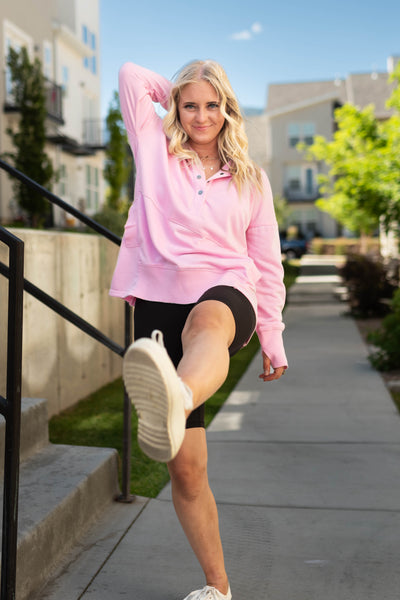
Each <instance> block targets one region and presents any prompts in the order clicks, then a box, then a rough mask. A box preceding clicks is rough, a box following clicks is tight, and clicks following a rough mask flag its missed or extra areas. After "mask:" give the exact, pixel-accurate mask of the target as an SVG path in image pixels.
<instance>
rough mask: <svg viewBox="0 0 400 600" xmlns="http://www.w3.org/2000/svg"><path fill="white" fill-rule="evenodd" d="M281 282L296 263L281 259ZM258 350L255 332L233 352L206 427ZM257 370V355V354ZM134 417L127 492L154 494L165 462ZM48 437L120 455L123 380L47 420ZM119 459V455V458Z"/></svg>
mask: <svg viewBox="0 0 400 600" xmlns="http://www.w3.org/2000/svg"><path fill="white" fill-rule="evenodd" d="M284 266H285V284H286V286H287V287H290V285H291V284H292V283H293V281H294V279H295V278H296V276H297V274H298V270H299V268H298V266H296V265H293V264H290V263H285V265H284ZM258 351H259V343H258V339H257V336H256V335H254V336H253V338H252V339H251V341H250V343H249V344H248V345H247V346H246V347H245V348H243V349H242V350H241V351H240V352H238V354H236V355H235V356H234V357H233V358H232V360H231V364H230V368H229V374H228V377H227V379H226V381H225V383H224V384H223V386H222V387H221V388H220V389H219V390H218V392H217V393H216V394H214V396H212V397H211V398H210V399H209V400H208V401H207V403H206V410H205V418H206V427H207V426H208V425H209V424H210V423H211V421H212V419H213V418H214V416H215V415H216V414H217V412H218V411H219V409H220V408H221V406H222V405H223V403H224V402H225V400H226V399H227V397H228V396H229V394H230V392H231V391H232V390H233V388H234V387H235V385H236V384H237V382H238V381H239V379H240V378H241V376H242V375H243V373H244V372H245V371H246V369H247V366H248V365H249V363H250V361H251V360H252V358H253V357H254V355H255V354H256V353H257V352H258ZM260 372H261V357H260ZM136 432H137V418H136V414H135V411H133V414H132V435H133V438H132V462H131V493H132V494H137V495H139V496H145V497H149V498H154V497H155V496H157V494H158V493H159V492H160V491H161V489H162V488H163V487H164V485H165V484H166V483H167V481H168V479H169V476H168V470H167V467H166V465H165V464H163V463H157V462H154V461H153V460H151V459H150V458H148V457H147V456H146V455H145V454H143V452H142V451H141V450H140V448H139V446H138V444H137V435H136ZM49 433H50V441H51V442H52V443H54V444H73V445H77V446H97V447H106V448H116V449H117V450H118V453H119V456H120V457H121V456H122V439H123V383H122V379H117V380H116V381H114V382H112V383H110V384H108V385H106V386H105V387H103V388H101V389H100V390H98V391H97V392H95V393H94V394H91V395H90V396H89V397H88V398H85V399H83V400H81V401H80V402H78V404H77V405H76V406H74V407H72V408H70V409H68V410H66V411H64V412H63V413H61V414H60V415H57V416H55V417H53V418H52V419H51V420H50V422H49ZM120 462H121V458H120Z"/></svg>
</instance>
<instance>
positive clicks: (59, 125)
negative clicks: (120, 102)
mask: <svg viewBox="0 0 400 600" xmlns="http://www.w3.org/2000/svg"><path fill="white" fill-rule="evenodd" d="M22 46H25V47H26V48H27V49H28V52H29V55H30V57H31V59H33V58H34V57H38V58H39V59H40V60H41V62H42V65H43V72H44V75H45V77H46V90H47V119H46V129H47V148H46V152H47V154H48V155H49V156H50V158H51V160H52V162H53V166H54V168H55V169H56V171H57V172H58V174H59V180H58V182H57V183H56V184H55V185H54V186H53V191H54V192H55V193H56V194H57V195H59V196H61V197H62V198H63V199H64V200H66V201H67V202H69V203H71V204H73V205H74V206H76V207H78V208H80V209H83V210H84V211H85V212H87V213H88V214H93V213H95V212H96V211H97V210H98V208H99V207H100V206H101V204H102V200H103V197H104V181H103V163H104V146H103V144H104V139H103V136H104V131H103V125H102V121H101V115H100V61H99V47H100V31H99V0H85V1H84V2H82V1H79V0H68V1H65V0H41V2H40V8H39V6H37V5H36V3H33V2H31V0H12V1H11V0H10V1H7V2H1V3H0V63H1V64H2V66H3V68H2V76H3V81H2V85H1V86H0V153H3V152H7V151H10V150H11V146H10V144H11V141H10V138H9V136H8V135H7V133H6V129H7V128H8V127H10V126H11V127H12V126H13V125H15V123H16V121H17V119H18V106H16V105H15V102H14V99H13V94H12V86H11V79H10V74H9V71H8V68H7V55H8V51H9V48H10V47H12V48H15V49H18V48H20V47H22ZM18 216H19V208H18V206H17V204H16V202H15V199H14V197H13V189H12V185H11V182H10V180H9V178H8V176H7V175H6V174H5V173H3V172H2V173H0V222H3V223H8V222H11V221H13V220H15V219H16V218H18ZM54 216H55V221H56V224H57V225H61V226H63V225H66V224H74V221H73V219H71V218H70V217H68V216H67V215H66V214H65V213H64V212H63V211H61V210H60V209H55V210H54Z"/></svg>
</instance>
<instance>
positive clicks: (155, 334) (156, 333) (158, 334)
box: [151, 329, 164, 347]
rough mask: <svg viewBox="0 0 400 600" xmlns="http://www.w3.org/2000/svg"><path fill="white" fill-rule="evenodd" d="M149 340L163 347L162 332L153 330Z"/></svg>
mask: <svg viewBox="0 0 400 600" xmlns="http://www.w3.org/2000/svg"><path fill="white" fill-rule="evenodd" d="M151 339H152V340H154V341H155V342H157V343H158V344H160V346H163V347H164V336H163V333H162V331H160V330H159V329H155V330H154V331H153V332H152V334H151Z"/></svg>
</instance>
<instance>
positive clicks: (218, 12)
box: [100, 0, 400, 116]
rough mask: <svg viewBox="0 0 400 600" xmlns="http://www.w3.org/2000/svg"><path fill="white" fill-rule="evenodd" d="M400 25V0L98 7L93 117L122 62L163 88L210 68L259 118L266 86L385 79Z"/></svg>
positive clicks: (142, 2)
mask: <svg viewBox="0 0 400 600" xmlns="http://www.w3.org/2000/svg"><path fill="white" fill-rule="evenodd" d="M399 23H400V1H399V0H381V1H380V2H377V1H376V0H375V1H371V0H363V1H361V0H335V1H334V2H332V0H330V1H323V0H321V1H320V2H317V1H316V0H302V2H298V1H297V0H296V1H294V0H292V1H291V0H288V1H286V2H284V1H282V0H273V1H271V0H244V1H243V0H236V2H235V0H233V1H232V0H230V1H229V2H228V1H225V0H216V1H214V2H212V1H207V0H203V1H202V2H199V1H198V0H194V1H190V0H185V1H179V0H169V2H165V1H161V0H139V1H136V2H135V1H134V0H100V36H101V56H100V61H101V77H102V115H103V116H105V115H106V113H107V109H108V106H109V104H110V102H111V99H112V95H113V92H114V90H116V89H117V87H118V70H119V68H120V66H121V65H122V64H123V63H124V62H126V61H131V62H135V63H138V64H140V65H142V66H144V67H147V68H149V69H151V70H153V71H156V72H158V73H160V74H162V75H164V76H165V77H167V78H169V79H170V78H172V77H173V76H174V74H175V73H176V72H177V71H178V70H179V69H180V68H181V67H182V66H183V65H184V64H186V63H187V62H189V61H190V60H193V59H205V58H211V59H214V60H216V61H218V62H219V63H221V64H222V66H223V67H224V68H225V70H226V72H227V74H228V77H229V79H230V82H231V84H232V87H233V89H234V90H235V92H236V95H237V97H238V100H239V103H240V104H241V106H242V107H245V108H249V107H251V108H259V109H262V108H264V107H265V104H266V98H267V88H268V85H269V84H271V83H284V82H295V81H313V80H326V79H335V78H336V77H346V76H347V75H348V74H349V73H364V72H370V71H374V70H377V71H386V70H387V58H388V56H391V55H396V56H400V26H399Z"/></svg>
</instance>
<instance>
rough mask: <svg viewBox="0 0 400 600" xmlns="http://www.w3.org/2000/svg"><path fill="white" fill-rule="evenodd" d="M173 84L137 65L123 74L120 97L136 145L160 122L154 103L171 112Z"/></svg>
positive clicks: (126, 69) (121, 73) (122, 70)
mask: <svg viewBox="0 0 400 600" xmlns="http://www.w3.org/2000/svg"><path fill="white" fill-rule="evenodd" d="M171 87H172V84H171V82H170V81H168V79H165V78H164V77H162V76H161V75H158V74H157V73H153V72H152V71H150V70H149V69H145V68H144V67H140V66H139V65H135V64H133V63H130V62H128V63H125V64H124V65H123V66H122V67H121V69H120V71H119V97H120V105H121V112H122V116H123V119H124V123H125V127H126V130H127V132H128V135H129V139H130V141H131V143H132V142H134V141H135V139H136V138H137V137H138V136H139V135H140V134H141V132H143V131H144V130H146V129H151V128H152V127H154V126H155V124H156V123H158V122H159V120H160V118H159V116H158V115H157V113H156V111H155V108H154V104H153V103H154V102H158V103H160V104H161V105H162V106H163V107H164V108H167V104H168V99H169V94H170V91H171Z"/></svg>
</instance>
